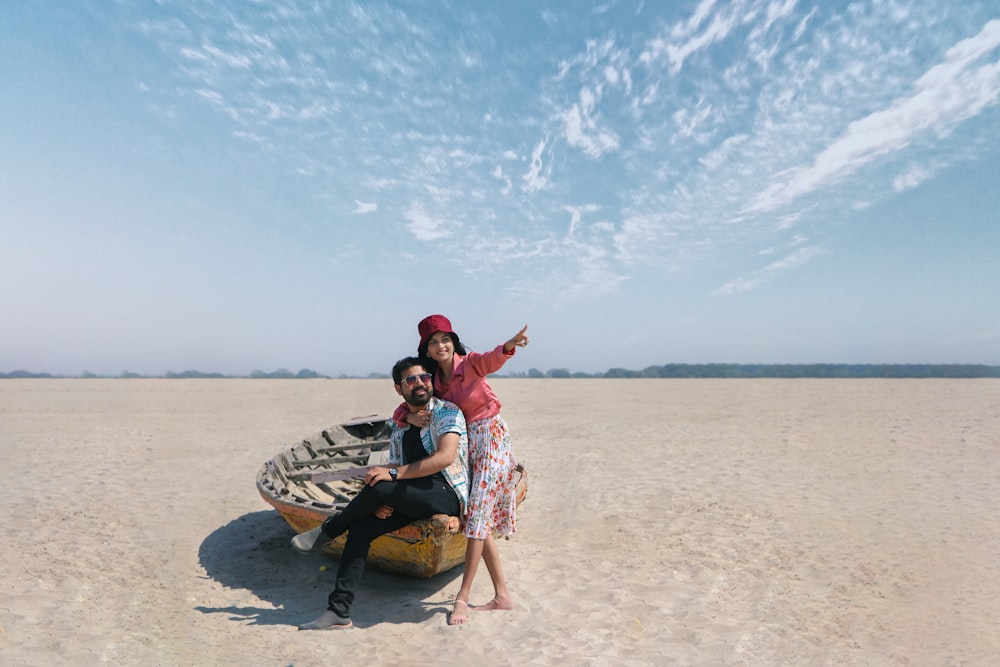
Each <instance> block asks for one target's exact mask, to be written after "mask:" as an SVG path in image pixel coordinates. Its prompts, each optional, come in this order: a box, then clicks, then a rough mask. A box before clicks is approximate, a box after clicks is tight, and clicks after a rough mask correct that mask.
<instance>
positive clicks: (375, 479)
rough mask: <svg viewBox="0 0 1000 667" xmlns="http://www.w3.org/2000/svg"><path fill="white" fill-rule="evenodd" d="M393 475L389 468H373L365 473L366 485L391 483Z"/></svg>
mask: <svg viewBox="0 0 1000 667" xmlns="http://www.w3.org/2000/svg"><path fill="white" fill-rule="evenodd" d="M391 481H392V475H390V474H389V469H388V468H383V467H381V466H372V467H371V468H369V469H368V472H366V473H365V484H367V485H368V486H375V485H376V484H378V483H379V482H391Z"/></svg>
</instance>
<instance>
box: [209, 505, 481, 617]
mask: <svg viewBox="0 0 1000 667" xmlns="http://www.w3.org/2000/svg"><path fill="white" fill-rule="evenodd" d="M294 534H295V533H294V531H292V529H291V528H290V527H289V526H288V524H287V523H285V520H284V519H282V518H281V515H280V514H278V513H277V512H275V511H273V510H268V511H261V512H251V513H250V514H244V515H243V516H241V517H239V518H237V519H234V520H233V521H230V522H229V523H227V524H226V525H224V526H222V527H220V528H218V529H216V530H214V531H212V533H211V534H209V535H208V537H206V538H205V539H204V541H202V543H201V547H200V548H199V549H198V557H199V560H200V561H201V565H202V567H203V568H205V572H206V574H207V575H208V577H209V578H211V579H214V580H215V581H217V582H219V583H220V584H222V585H223V586H225V587H227V588H237V589H245V590H248V591H250V592H251V593H253V594H254V595H255V596H257V597H258V598H260V599H261V600H264V601H266V602H269V603H271V604H272V605H273V606H274V607H276V608H267V607H235V606H231V607H204V606H200V607H195V608H196V609H197V610H198V611H200V612H202V613H206V614H228V615H229V616H230V617H231V618H232V620H234V621H250V624H251V625H291V626H296V625H298V624H300V623H304V622H306V621H309V620H312V619H313V618H315V617H316V616H318V615H319V614H320V613H322V612H323V610H324V609H326V597H327V594H328V593H329V592H330V591H331V590H332V589H333V582H334V578H335V577H336V573H337V564H338V563H337V561H335V560H333V559H332V558H330V557H329V556H327V555H324V554H322V553H319V552H317V553H312V554H307V555H302V554H298V553H296V552H295V551H293V550H292V548H291V546H290V545H289V540H290V539H291V538H292V536H293V535H294ZM324 565H325V566H326V567H327V569H326V570H325V571H321V570H320V568H321V567H322V566H324ZM461 572H462V568H461V566H459V567H455V568H452V569H451V570H448V571H447V572H443V573H441V574H439V575H437V576H435V577H431V578H429V579H414V578H411V577H401V576H395V575H390V574H385V573H382V572H378V571H376V570H368V571H367V572H365V576H364V580H363V581H362V583H361V588H360V589H359V590H358V591H357V598H356V599H355V602H354V608H353V609H352V616H353V621H354V625H355V626H358V627H366V626H370V625H376V624H379V623H422V622H424V621H426V620H427V619H429V618H431V617H432V616H434V615H436V614H440V615H441V622H442V623H445V622H447V621H446V614H447V613H448V612H449V611H450V610H451V601H452V596H453V593H446V592H445V589H451V588H453V587H452V586H451V585H450V584H452V583H453V582H454V581H455V579H456V578H457V577H459V576H460V575H461ZM455 588H457V587H455ZM431 600H433V601H431Z"/></svg>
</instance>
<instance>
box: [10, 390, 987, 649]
mask: <svg viewBox="0 0 1000 667" xmlns="http://www.w3.org/2000/svg"><path fill="white" fill-rule="evenodd" d="M493 385H494V388H495V390H496V391H497V394H498V395H499V396H500V398H501V400H502V401H503V402H504V415H505V417H506V418H507V420H508V422H509V423H510V426H511V430H512V435H513V441H514V446H515V450H516V452H517V455H518V459H519V460H520V461H521V462H523V463H524V464H525V466H526V467H527V468H528V470H529V474H530V481H529V491H528V497H527V499H526V500H525V502H524V503H523V504H522V505H521V508H520V512H519V517H518V532H517V534H516V536H514V538H513V539H511V540H509V541H503V542H501V545H500V546H501V554H502V558H503V562H504V565H505V567H506V570H507V575H508V579H509V582H510V586H511V589H512V592H513V594H514V595H515V599H516V603H517V609H516V610H514V611H512V612H479V613H474V614H473V616H472V618H471V620H470V622H469V623H468V624H466V625H464V626H461V627H450V626H448V625H447V623H446V618H447V617H446V612H447V611H448V610H449V609H450V607H451V600H452V599H453V596H454V594H455V592H456V591H457V590H458V585H459V578H460V572H459V570H458V569H457V568H456V569H455V570H452V571H450V572H447V573H444V574H442V575H439V576H437V577H434V578H431V579H425V580H417V579H407V578H401V577H395V576H390V575H386V574H381V573H378V572H375V571H369V572H368V573H367V574H366V575H365V580H364V582H363V584H362V588H361V590H360V592H359V595H358V599H357V601H356V603H355V607H354V621H355V625H356V628H354V629H351V630H346V631H335V632H299V631H297V630H296V625H297V624H298V623H302V622H304V621H307V620H309V619H311V618H313V617H314V616H316V615H317V614H318V613H319V612H321V611H322V610H323V608H324V607H325V600H326V595H327V592H328V591H329V589H330V588H331V587H332V581H333V575H334V570H335V565H336V563H335V561H332V560H330V559H329V558H327V557H326V556H324V555H322V554H319V553H317V554H311V555H308V556H301V555H298V554H296V553H294V552H292V550H291V549H290V548H289V547H288V540H289V538H290V537H291V535H292V531H291V529H290V528H288V526H287V525H286V524H285V523H284V521H283V520H282V519H281V518H280V516H279V515H278V514H277V512H275V511H274V510H272V509H271V508H270V506H269V505H267V504H266V503H265V502H264V501H263V500H262V499H261V498H260V497H259V496H258V494H257V491H256V488H255V486H254V479H255V476H256V473H257V469H258V468H259V466H260V465H261V463H263V462H264V461H265V460H266V459H268V458H270V457H271V456H272V455H274V454H275V453H277V452H278V451H280V450H281V449H283V448H284V447H285V446H287V445H289V444H291V443H292V442H294V441H297V440H298V439H300V438H302V437H305V436H308V435H310V434H312V433H315V432H316V431H317V430H318V429H320V428H322V427H325V426H327V425H329V424H333V423H335V422H337V421H342V420H344V419H348V418H351V417H355V416H359V415H367V414H371V413H381V414H386V413H388V411H390V410H391V409H392V408H393V407H394V406H395V405H396V396H395V394H394V393H393V391H392V386H391V384H390V383H389V381H387V380H289V381H282V380H256V381H255V380H0V452H2V457H3V458H2V460H3V465H2V467H0V502H2V508H3V512H2V516H0V528H2V531H0V550H2V562H3V567H2V574H0V664H3V665H99V664H110V665H300V666H305V665H320V664H327V665H329V664H364V663H367V662H376V663H378V664H392V663H396V664H407V665H409V664H424V663H429V662H430V661H438V662H439V664H456V665H457V664H475V665H479V666H485V665H494V664H495V665H504V664H524V665H550V664H563V665H670V664H677V665H715V664H720V665H721V664H733V665H821V664H835V665H836V664H848V665H959V664H971V665H988V664H992V663H993V661H994V659H995V657H996V656H997V655H1000V381H996V380H978V381H977V380H794V381H786V380H528V379H504V378H501V379H496V380H494V381H493ZM324 565H328V566H330V567H329V569H327V570H326V571H323V570H322V566H324ZM491 592H492V591H491V588H490V585H489V579H488V577H487V576H486V574H485V572H483V574H482V576H481V577H480V579H479V580H478V581H477V582H476V587H475V589H474V591H473V602H485V601H487V600H488V599H489V598H490V597H491ZM362 661H363V662H362Z"/></svg>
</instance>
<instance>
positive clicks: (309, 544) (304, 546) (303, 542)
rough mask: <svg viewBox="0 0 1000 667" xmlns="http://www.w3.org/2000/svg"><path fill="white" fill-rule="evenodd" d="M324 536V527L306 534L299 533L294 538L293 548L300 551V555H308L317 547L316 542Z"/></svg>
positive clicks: (318, 527) (316, 528)
mask: <svg viewBox="0 0 1000 667" xmlns="http://www.w3.org/2000/svg"><path fill="white" fill-rule="evenodd" d="M322 535H323V527H322V526H316V527H315V528H313V529H312V530H307V531H306V532H304V533H299V534H298V535H296V536H295V537H293V538H292V548H293V549H295V550H296V551H298V552H299V553H300V554H307V553H309V552H310V551H312V550H313V547H315V546H316V542H318V541H319V538H320V537H321V536H322Z"/></svg>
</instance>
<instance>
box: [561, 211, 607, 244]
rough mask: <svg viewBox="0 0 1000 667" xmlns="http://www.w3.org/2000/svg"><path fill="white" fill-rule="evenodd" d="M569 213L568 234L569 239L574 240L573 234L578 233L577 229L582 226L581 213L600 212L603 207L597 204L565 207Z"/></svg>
mask: <svg viewBox="0 0 1000 667" xmlns="http://www.w3.org/2000/svg"><path fill="white" fill-rule="evenodd" d="M563 208H564V209H565V210H566V212H567V213H569V231H568V232H567V233H566V237H567V238H573V234H574V233H575V232H576V228H577V227H578V226H579V224H580V214H581V213H594V212H596V211H600V210H601V207H600V206H598V205H597V204H584V205H583V206H564V207H563Z"/></svg>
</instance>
